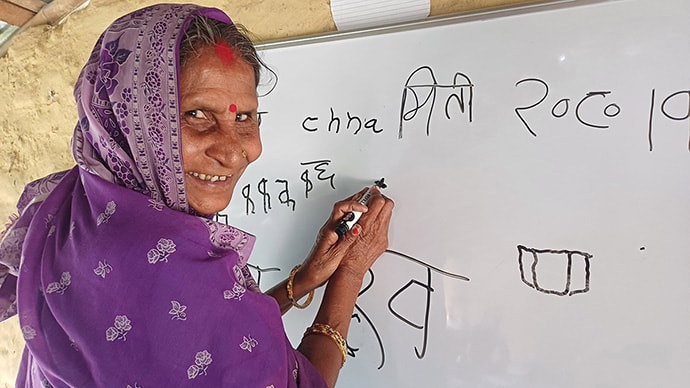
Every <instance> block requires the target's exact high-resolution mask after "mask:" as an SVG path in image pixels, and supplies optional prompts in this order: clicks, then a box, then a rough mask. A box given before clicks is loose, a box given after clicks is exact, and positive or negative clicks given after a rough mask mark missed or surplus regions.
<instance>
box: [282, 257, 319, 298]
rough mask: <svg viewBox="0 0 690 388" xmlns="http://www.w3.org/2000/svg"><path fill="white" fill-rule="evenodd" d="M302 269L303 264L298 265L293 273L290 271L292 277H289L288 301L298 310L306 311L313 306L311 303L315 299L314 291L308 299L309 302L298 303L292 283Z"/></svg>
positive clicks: (310, 292)
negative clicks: (293, 292) (293, 293)
mask: <svg viewBox="0 0 690 388" xmlns="http://www.w3.org/2000/svg"><path fill="white" fill-rule="evenodd" d="M301 267H302V264H297V265H296V266H295V268H293V269H292V271H290V276H288V281H287V297H288V299H290V303H292V305H293V306H295V307H297V308H298V309H305V308H307V307H308V306H309V305H310V304H311V301H312V300H313V299H314V290H311V291H309V296H308V297H307V301H306V302H304V304H299V303H297V301H296V300H295V297H294V295H292V281H293V280H295V274H296V273H297V270H299V269H300V268H301Z"/></svg>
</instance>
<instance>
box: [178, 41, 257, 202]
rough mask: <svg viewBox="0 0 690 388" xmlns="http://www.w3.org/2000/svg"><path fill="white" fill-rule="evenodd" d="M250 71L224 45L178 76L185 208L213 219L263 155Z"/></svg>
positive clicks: (194, 61) (190, 63)
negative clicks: (210, 216) (186, 204)
mask: <svg viewBox="0 0 690 388" xmlns="http://www.w3.org/2000/svg"><path fill="white" fill-rule="evenodd" d="M255 85H256V83H255V82H254V71H253V69H252V67H251V66H250V65H249V64H248V63H247V62H245V61H244V60H243V59H241V58H239V56H237V55H234V53H233V52H232V51H231V50H230V49H229V48H228V47H227V46H224V45H221V46H217V47H215V48H213V47H211V48H206V49H204V50H202V51H201V55H200V56H199V57H198V58H195V59H192V60H190V61H188V62H187V64H186V65H185V67H184V68H183V69H182V71H181V73H180V112H181V117H182V121H181V132H182V161H183V164H184V171H185V183H186V186H187V200H188V201H189V205H190V206H191V207H192V208H193V209H194V210H196V211H197V212H199V213H201V214H214V213H217V212H219V211H221V210H223V209H225V208H226V207H227V206H228V204H229V203H230V199H231V198H232V192H233V190H234V189H235V185H236V184H237V181H238V180H239V179H240V177H241V176H242V173H244V170H245V169H246V168H247V166H248V165H249V163H251V162H253V161H254V160H256V159H257V158H258V157H259V155H261V138H260V136H259V122H258V114H257V108H258V100H257V97H256V86H255Z"/></svg>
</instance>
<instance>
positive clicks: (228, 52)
mask: <svg viewBox="0 0 690 388" xmlns="http://www.w3.org/2000/svg"><path fill="white" fill-rule="evenodd" d="M215 49H216V55H217V56H218V58H220V59H221V60H223V62H225V64H227V65H230V64H232V63H233V62H234V61H235V52H234V51H233V50H232V49H231V48H230V46H228V45H227V43H225V42H219V43H216V47H215Z"/></svg>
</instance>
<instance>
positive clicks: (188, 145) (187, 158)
mask: <svg viewBox="0 0 690 388" xmlns="http://www.w3.org/2000/svg"><path fill="white" fill-rule="evenodd" d="M180 134H181V136H180V146H181V147H182V168H183V169H184V170H185V171H186V170H187V167H188V165H189V164H190V163H191V161H192V159H193V158H194V155H196V154H197V153H198V150H199V147H198V144H197V142H196V141H195V140H194V138H193V137H192V136H191V135H190V134H189V130H186V129H185V127H184V126H183V127H182V129H181V130H180Z"/></svg>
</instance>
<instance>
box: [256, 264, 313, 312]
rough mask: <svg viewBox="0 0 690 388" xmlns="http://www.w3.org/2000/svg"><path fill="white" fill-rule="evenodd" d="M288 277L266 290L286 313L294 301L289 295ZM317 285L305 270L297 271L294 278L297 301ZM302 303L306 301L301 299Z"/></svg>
mask: <svg viewBox="0 0 690 388" xmlns="http://www.w3.org/2000/svg"><path fill="white" fill-rule="evenodd" d="M288 280H289V278H288V279H285V280H283V281H282V282H280V283H278V284H276V285H275V286H273V287H272V288H271V289H270V290H268V291H266V295H269V296H272V297H273V298H274V299H275V300H276V302H278V306H280V313H281V314H285V313H286V312H288V310H290V308H291V307H292V301H291V300H290V298H289V297H288V291H287V283H288ZM316 287H317V285H316V284H315V282H313V281H310V280H309V278H308V276H307V275H306V273H305V271H302V270H299V271H297V272H296V273H295V276H294V278H293V280H292V297H293V299H294V300H295V301H301V299H302V298H303V297H304V296H305V295H307V294H309V292H310V291H312V290H313V289H314V288H316ZM301 302H302V303H303V302H304V301H301Z"/></svg>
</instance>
